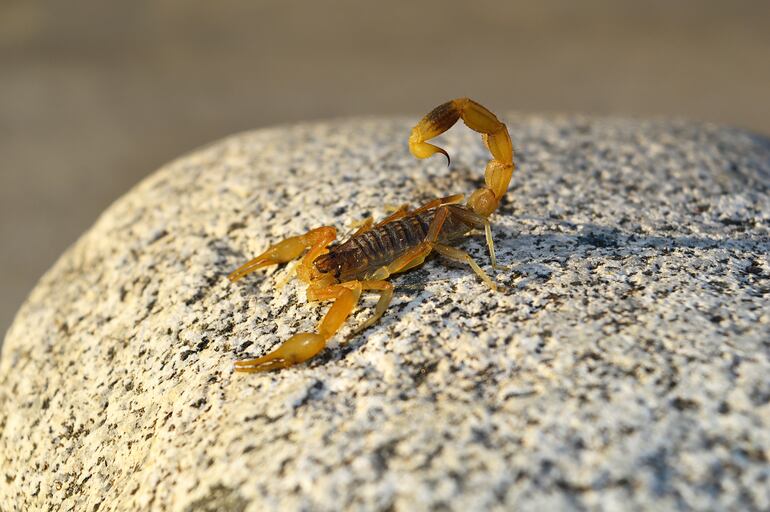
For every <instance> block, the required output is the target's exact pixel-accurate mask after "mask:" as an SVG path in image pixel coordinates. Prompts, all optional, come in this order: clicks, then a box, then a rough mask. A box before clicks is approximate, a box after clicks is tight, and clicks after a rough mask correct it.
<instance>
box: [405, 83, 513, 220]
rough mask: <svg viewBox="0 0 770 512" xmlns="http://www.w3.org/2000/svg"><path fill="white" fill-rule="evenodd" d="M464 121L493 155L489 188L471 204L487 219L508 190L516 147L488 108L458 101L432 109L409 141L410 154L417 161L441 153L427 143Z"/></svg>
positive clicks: (468, 101) (476, 194) (503, 126)
mask: <svg viewBox="0 0 770 512" xmlns="http://www.w3.org/2000/svg"><path fill="white" fill-rule="evenodd" d="M458 119H462V120H463V122H464V123H465V125H466V126H468V128H470V129H471V130H474V131H476V132H479V133H481V134H482V137H483V139H484V144H485V145H486V146H487V148H488V149H489V152H490V153H492V160H491V161H490V162H489V165H487V171H486V185H485V186H484V187H483V188H481V189H479V190H477V191H476V192H475V193H474V194H473V195H472V196H471V198H470V199H469V200H468V205H469V206H470V208H471V209H472V210H473V211H474V212H476V213H478V214H479V215H483V216H484V217H488V216H489V215H490V214H491V213H492V212H493V211H495V210H496V209H497V205H498V204H499V202H500V199H501V198H502V197H503V195H505V192H506V190H507V189H508V183H509V182H510V180H511V175H512V174H513V169H514V165H513V144H511V136H510V134H509V133H508V128H507V127H506V126H505V124H503V123H501V122H500V120H499V119H498V118H497V116H495V115H494V114H493V113H492V112H490V111H489V110H488V109H487V108H485V107H484V106H482V105H481V104H479V103H476V102H475V101H473V100H472V99H470V98H458V99H456V100H452V101H448V102H446V103H444V104H442V105H439V106H438V107H436V108H435V109H433V110H432V111H431V112H430V113H429V114H428V115H426V116H425V117H424V118H422V120H421V121H420V122H419V123H417V126H415V127H414V128H413V129H412V134H411V136H410V137H409V150H410V151H411V152H412V154H413V155H414V156H416V157H417V158H427V157H429V156H431V155H433V154H435V153H442V154H444V155H445V156H446V157H447V160H449V155H448V154H447V153H446V151H444V150H443V149H441V148H439V147H437V146H434V145H432V144H428V143H427V142H425V141H427V140H430V139H432V138H433V137H436V136H438V135H441V134H442V133H444V132H445V131H447V130H448V129H449V128H451V127H452V126H453V125H454V124H455V123H456V122H457V120H458Z"/></svg>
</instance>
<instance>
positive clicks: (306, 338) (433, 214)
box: [228, 98, 515, 372]
mask: <svg viewBox="0 0 770 512" xmlns="http://www.w3.org/2000/svg"><path fill="white" fill-rule="evenodd" d="M458 119H462V120H463V121H464V122H465V124H466V126H468V128H470V129H471V130H474V131H477V132H480V133H481V136H482V138H483V140H484V144H485V145H486V147H487V148H488V149H489V152H490V153H491V154H492V159H491V160H490V161H489V163H488V164H487V167H486V170H485V172H484V181H485V184H484V186H483V187H481V188H479V189H478V190H476V191H475V192H473V194H471V196H470V198H469V199H468V202H467V203H466V204H465V205H462V204H460V203H461V202H462V201H463V199H464V195H463V194H457V195H453V196H448V197H443V198H438V199H434V200H432V201H429V202H427V203H425V204H424V205H422V206H420V207H419V208H417V209H414V210H410V209H409V206H408V205H403V206H401V207H400V208H398V209H397V210H396V211H395V212H394V213H392V214H391V215H389V216H388V217H386V218H385V219H383V220H381V221H380V222H378V223H376V224H375V223H374V221H373V219H372V218H371V217H370V218H368V219H366V221H364V222H363V223H362V225H361V226H360V227H359V229H358V230H357V231H356V232H355V233H354V234H353V235H352V236H351V237H350V238H349V239H348V240H347V241H345V242H343V243H338V244H334V241H335V239H336V238H337V230H336V229H335V228H334V227H332V226H322V227H320V228H316V229H313V230H310V231H308V232H307V233H305V234H304V235H299V236H293V237H290V238H287V239H286V240H283V241H281V242H278V243H277V244H275V245H271V246H270V247H269V248H268V249H267V250H266V251H265V252H264V253H262V254H260V255H259V256H257V257H256V258H254V259H252V260H251V261H249V262H247V263H245V264H244V265H242V266H241V267H240V268H238V269H237V270H235V271H234V272H232V273H231V274H230V275H229V276H228V278H229V279H230V281H233V282H235V281H237V280H239V279H241V278H242V277H244V276H245V275H247V274H250V273H251V272H254V271H255V270H257V269H260V268H263V267H267V266H270V265H277V264H280V263H286V262H289V261H291V260H294V259H296V258H299V257H300V256H301V255H302V253H304V252H305V251H307V253H306V254H305V256H304V257H303V258H302V261H301V262H300V263H299V265H298V266H297V271H296V273H297V277H298V278H299V279H300V280H302V281H303V282H305V283H307V299H308V300H310V301H316V300H317V301H320V300H332V301H334V303H333V304H332V306H331V308H330V309H329V311H328V312H327V313H326V315H325V316H324V317H323V319H322V320H321V322H320V324H319V326H318V332H315V333H312V332H302V333H298V334H295V335H294V336H292V337H290V338H289V339H288V340H286V341H284V342H283V343H282V344H281V345H280V346H279V347H278V348H276V349H275V350H273V351H272V352H270V353H268V354H266V355H264V356H262V357H258V358H256V359H247V360H242V361H236V363H235V370H236V371H239V372H263V371H269V370H276V369H279V368H287V367H289V366H293V365H295V364H299V363H302V362H304V361H307V360H308V359H310V358H312V357H313V356H315V355H316V354H318V353H319V352H320V351H321V350H323V349H324V347H325V346H326V343H327V341H328V340H329V339H330V338H331V337H332V336H334V334H335V333H336V332H337V331H338V330H339V329H340V327H341V326H342V324H343V323H344V322H345V320H346V319H347V318H348V316H349V315H350V313H351V312H352V311H353V309H354V308H355V307H356V304H357V303H358V300H359V298H360V296H361V293H362V292H364V291H372V292H376V293H378V294H379V295H380V297H379V300H378V302H377V305H376V307H375V311H374V314H373V315H372V317H371V318H369V319H368V320H367V321H366V322H364V323H363V324H362V325H361V326H359V327H358V328H357V329H356V331H355V332H356V333H358V332H360V331H362V330H364V329H366V328H367V327H369V326H371V325H372V324H374V323H375V322H377V320H379V319H380V318H381V317H382V315H383V314H384V313H385V310H387V309H388V305H389V304H390V301H391V298H392V297H393V285H392V284H391V283H390V282H388V281H386V279H387V278H388V277H390V276H391V275H392V274H395V273H397V272H405V271H406V270H409V269H411V268H413V267H416V266H418V265H420V264H422V263H423V262H424V261H425V258H426V257H427V256H428V255H429V254H431V253H432V252H434V251H435V252H436V253H438V254H440V255H442V256H444V257H446V258H449V259H451V260H455V261H460V262H464V263H467V264H468V265H470V267H471V268H472V269H473V271H474V272H475V273H476V274H477V275H478V276H479V277H480V278H481V279H482V280H483V281H484V283H486V285H487V286H489V287H490V288H491V289H492V290H496V289H497V288H496V286H495V283H494V282H493V281H492V280H491V279H490V278H489V276H488V275H487V274H486V272H484V270H482V269H481V267H479V266H478V265H477V264H476V262H475V261H474V260H473V258H471V256H470V255H469V254H468V253H466V252H465V251H462V250H460V249H457V248H456V247H452V246H451V245H450V244H451V243H455V242H456V241H457V240H458V239H460V238H462V237H463V236H464V235H465V234H467V233H468V232H469V231H471V230H472V229H474V228H478V229H484V231H485V234H486V239H487V245H488V246H489V254H490V259H491V261H492V267H493V268H496V266H497V264H496V260H495V250H494V245H493V243H492V231H491V229H490V225H489V220H488V219H489V216H490V215H491V214H492V212H494V211H495V210H496V209H497V206H498V205H499V203H500V200H501V199H502V197H503V195H505V192H506V190H507V189H508V184H509V183H510V181H511V175H512V174H513V170H514V168H515V166H514V163H513V146H512V144H511V136H510V134H509V133H508V129H507V128H506V126H505V124H503V123H501V122H500V120H499V119H497V117H496V116H495V115H494V114H493V113H492V112H490V111H489V110H487V109H486V108H485V107H483V106H481V105H480V104H479V103H476V102H475V101H473V100H471V99H469V98H459V99H455V100H452V101H448V102H446V103H444V104H442V105H439V106H438V107H436V108H435V109H433V110H432V111H431V112H430V113H429V114H428V115H426V116H425V117H424V118H422V120H420V122H419V123H417V125H416V126H415V127H414V128H413V129H412V133H411V135H410V137H409V150H410V151H411V153H412V155H414V156H415V157H417V158H428V157H429V156H431V155H434V154H436V153H441V154H443V155H444V156H445V157H446V158H447V161H449V154H448V153H447V152H446V151H444V150H443V149H441V148H440V147H438V146H434V145H433V144H429V143H428V142H426V141H427V140H430V139H432V138H434V137H437V136H438V135H440V134H442V133H444V132H445V131H447V130H448V129H449V128H451V127H452V126H453V125H454V124H455V123H456V122H457V120H458Z"/></svg>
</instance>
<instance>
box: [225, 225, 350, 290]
mask: <svg viewBox="0 0 770 512" xmlns="http://www.w3.org/2000/svg"><path fill="white" fill-rule="evenodd" d="M336 237H337V230H336V229H335V228H333V227H330V226H323V227H320V228H316V229H312V230H310V231H308V232H307V233H305V234H304V235H299V236H292V237H290V238H287V239H286V240H283V241H281V242H278V243H277V244H274V245H271V246H270V247H268V249H267V250H266V251H265V252H263V253H262V254H260V255H259V256H257V257H256V258H254V259H252V260H250V261H248V262H246V263H244V264H243V265H241V266H240V267H238V268H237V269H236V270H234V271H233V272H231V273H230V274H229V275H228V276H227V278H228V279H230V281H232V282H235V281H237V280H239V279H241V278H242V277H244V276H246V275H248V274H251V273H252V272H254V271H255V270H257V269H260V268H263V267H269V266H270V265H277V264H279V263H286V262H288V261H291V260H293V259H296V258H298V257H299V256H300V255H301V254H302V253H303V252H304V251H305V250H307V249H310V252H309V253H308V256H312V257H313V259H315V257H317V256H318V255H319V254H321V253H322V252H323V251H324V250H326V246H328V245H329V244H330V243H332V242H333V241H334V239H335V238H336ZM305 260H307V257H306V258H305ZM310 261H312V260H310ZM302 265H304V266H307V264H306V261H303V262H302Z"/></svg>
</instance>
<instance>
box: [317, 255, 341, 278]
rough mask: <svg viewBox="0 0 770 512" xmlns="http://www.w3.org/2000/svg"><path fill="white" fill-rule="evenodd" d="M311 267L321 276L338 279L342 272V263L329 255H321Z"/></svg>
mask: <svg viewBox="0 0 770 512" xmlns="http://www.w3.org/2000/svg"><path fill="white" fill-rule="evenodd" d="M313 266H315V268H316V270H318V271H319V272H320V273H322V274H332V275H333V276H334V277H336V278H339V277H340V273H341V272H342V262H341V261H340V260H339V258H334V257H332V255H331V254H330V253H326V254H322V255H320V256H319V257H318V258H316V259H315V261H313Z"/></svg>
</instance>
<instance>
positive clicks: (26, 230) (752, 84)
mask: <svg viewBox="0 0 770 512" xmlns="http://www.w3.org/2000/svg"><path fill="white" fill-rule="evenodd" d="M769 91H770V2H768V1H765V0H762V1H755V2H752V1H723V2H719V1H707V0H700V1H690V2H685V1H682V2H671V1H645V2H638V1H634V2H625V1H606V2H602V1H583V2H576V1H574V0H546V1H538V2H519V1H509V2H491V1H474V2H463V1H459V0H455V1H449V0H443V1H428V2H416V1H409V2H407V1H388V2H377V3H374V2H371V3H364V2H360V1H337V2H310V1H308V2H302V3H300V2H291V1H286V0H284V1H245V0H244V1H236V0H219V1H217V2H210V1H202V0H186V1H181V0H179V1H170V0H152V1H149V0H147V1H140V0H132V1H124V2H104V1H99V0H71V1H67V2H61V1H49V2H38V1H34V0H0V244H2V248H3V249H2V252H1V253H0V283H2V288H0V341H1V340H2V337H4V333H5V331H6V330H7V328H8V327H9V326H10V322H11V320H12V317H13V315H14V313H15V311H16V309H17V308H18V306H19V305H20V304H21V302H22V301H23V300H24V297H25V296H26V295H27V293H28V292H29V290H30V289H31V288H32V287H33V286H34V284H35V282H36V281H37V279H38V278H39V277H40V275H41V274H42V273H43V272H44V271H45V270H46V269H47V268H49V267H50V266H51V265H52V264H53V262H54V261H55V260H56V258H57V257H58V255H59V254H61V253H62V251H63V250H64V249H65V248H66V247H67V246H68V245H70V244H71V243H72V242H74V241H75V240H76V238H77V237H78V236H79V235H80V234H81V233H82V232H83V231H85V230H86V229H87V228H88V227H89V226H90V225H91V224H92V223H93V222H94V220H95V219H96V217H97V216H98V215H99V213H100V212H101V211H102V210H104V209H105V208H106V207H107V206H108V205H109V204H110V203H111V202H112V201H113V200H115V199H116V198H117V197H119V196H120V195H121V194H123V193H124V192H125V191H126V190H127V189H128V188H129V187H131V186H132V185H133V184H135V183H136V182H137V181H139V180H141V179H142V178H143V177H144V176H146V175H147V174H149V173H151V172H152V171H154V170H155V169H156V168H158V167H159V166H160V165H162V164H163V163H165V162H167V161H169V160H171V159H172V158H175V157H177V156H179V155H180V154H182V153H185V152H188V151H190V150H191V149H193V148H195V147H196V146H199V145H201V144H205V143H207V142H210V141H212V140H215V139H217V138H220V137H223V136H225V135H228V134H230V133H233V132H237V131H240V130H247V129H252V128H258V127H262V126H267V125H272V124H276V123H291V122H296V121H300V120H314V119H325V118H332V117H341V116H360V115H396V114H411V115H415V116H417V115H422V114H424V113H425V112H427V110H428V109H430V108H432V107H434V106H435V105H436V104H438V103H439V102H441V101H444V100H447V99H450V98H453V97H456V96H465V95H467V96H472V97H473V98H476V99H478V100H479V101H481V102H483V103H484V104H485V105H488V106H489V107H491V108H492V109H493V110H494V111H495V112H501V111H505V110H508V109H515V110H519V111H524V112H585V113H591V114H600V115H606V114H611V115H624V116H660V115H664V116H676V117H686V118H691V119H696V120H707V121H715V122H719V123H725V124H729V125H734V126H739V127H743V128H747V129H750V130H753V131H756V132H760V133H763V134H769V133H770V98H769Z"/></svg>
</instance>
